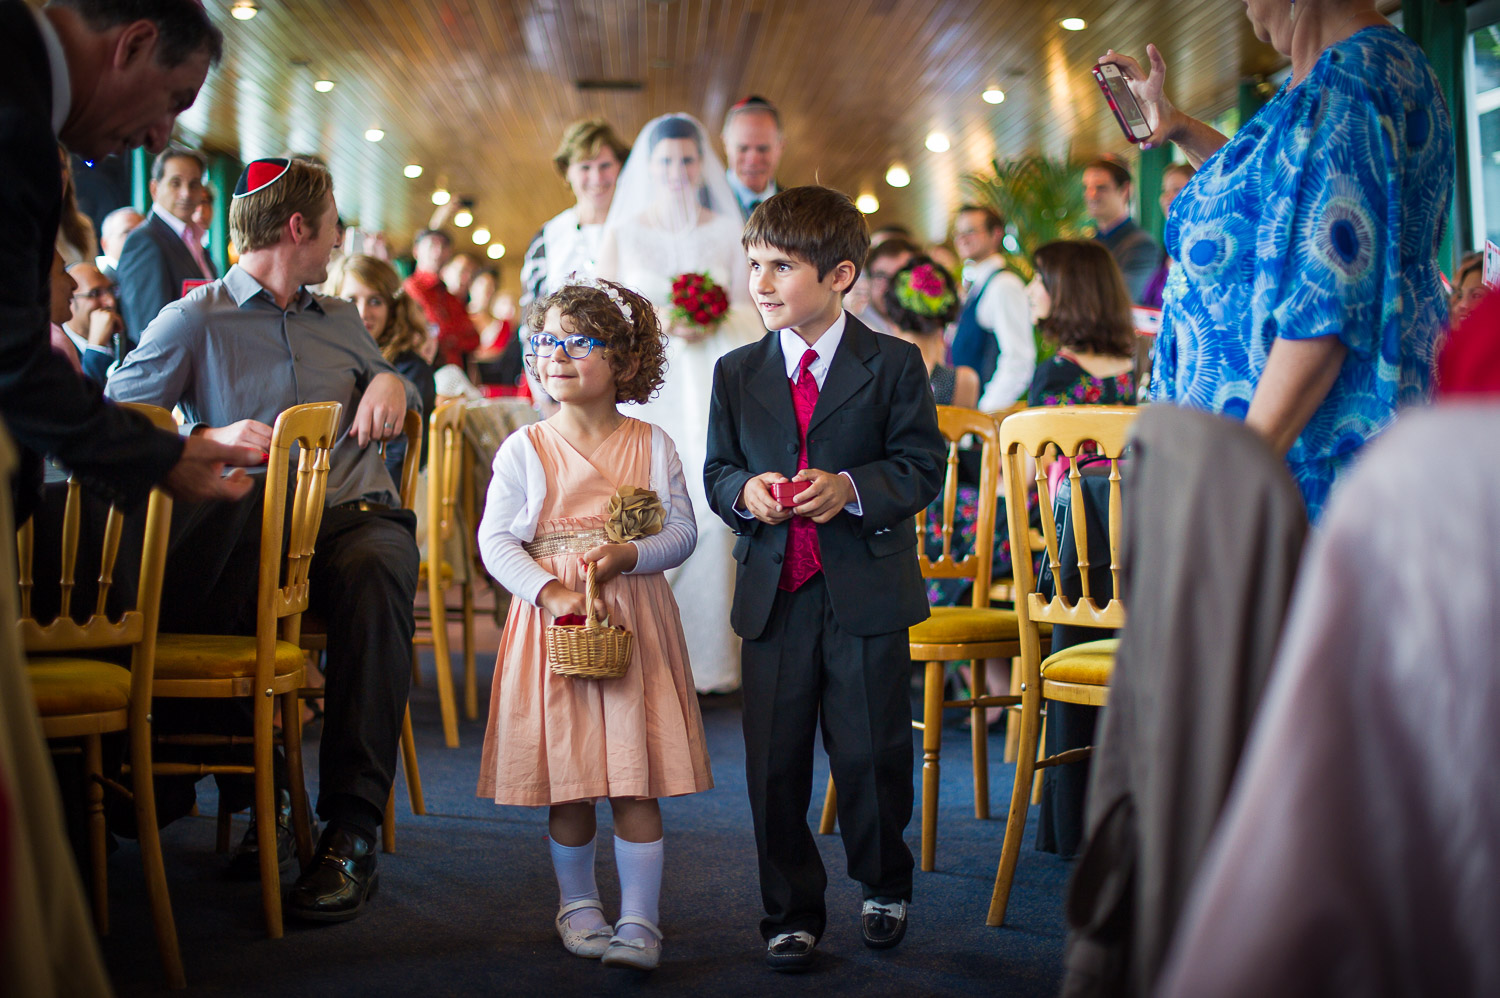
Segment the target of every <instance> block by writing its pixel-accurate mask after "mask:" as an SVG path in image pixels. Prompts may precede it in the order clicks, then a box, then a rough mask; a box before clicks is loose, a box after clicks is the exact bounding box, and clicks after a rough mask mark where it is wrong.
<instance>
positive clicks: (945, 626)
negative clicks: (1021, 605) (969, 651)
mask: <svg viewBox="0 0 1500 998" xmlns="http://www.w3.org/2000/svg"><path fill="white" fill-rule="evenodd" d="M1020 634H1021V625H1020V622H1019V621H1018V620H1017V619H1016V612H1015V611H1014V610H1001V609H998V608H992V607H973V606H935V607H933V608H932V616H930V617H928V618H927V619H926V620H924V621H922V622H921V623H920V624H914V625H913V626H912V627H911V628H910V629H908V630H907V640H909V641H910V642H911V643H912V644H914V645H950V644H980V643H985V642H991V641H1017V640H1019V639H1020Z"/></svg>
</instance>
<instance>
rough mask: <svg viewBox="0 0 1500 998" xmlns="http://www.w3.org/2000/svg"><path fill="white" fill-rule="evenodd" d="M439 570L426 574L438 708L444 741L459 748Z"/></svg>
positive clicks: (451, 746)
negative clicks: (430, 607)
mask: <svg viewBox="0 0 1500 998" xmlns="http://www.w3.org/2000/svg"><path fill="white" fill-rule="evenodd" d="M438 576H439V573H436V572H432V573H429V574H428V576H427V599H428V602H429V603H430V604H431V606H432V664H433V666H434V668H436V669H437V688H438V711H439V712H440V713H441V714H442V717H443V742H444V743H445V744H447V746H448V747H449V748H458V706H457V704H455V703H454V701H453V659H452V657H451V656H450V655H449V653H448V611H447V609H446V608H445V607H444V606H443V590H442V582H441V581H440V580H439V577H438Z"/></svg>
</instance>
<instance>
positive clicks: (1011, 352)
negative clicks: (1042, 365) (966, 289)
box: [964, 253, 1036, 412]
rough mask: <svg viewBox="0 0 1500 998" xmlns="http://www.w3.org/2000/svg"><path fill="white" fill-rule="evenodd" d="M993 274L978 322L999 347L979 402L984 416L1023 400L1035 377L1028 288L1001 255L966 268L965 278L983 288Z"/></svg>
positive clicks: (979, 311)
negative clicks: (1007, 266) (996, 358)
mask: <svg viewBox="0 0 1500 998" xmlns="http://www.w3.org/2000/svg"><path fill="white" fill-rule="evenodd" d="M997 272H998V273H997ZM991 274H994V275H995V279H994V280H992V281H990V283H989V286H988V287H986V288H985V289H984V297H982V298H980V299H979V306H978V314H977V315H976V318H977V319H978V320H979V324H980V325H981V326H983V327H984V328H985V329H988V330H991V331H992V332H993V333H994V334H995V339H996V340H997V341H998V342H999V344H1000V360H999V363H998V365H997V366H996V368H995V374H994V376H993V377H992V378H990V381H989V384H987V385H985V386H984V391H983V393H982V394H981V397H980V399H979V408H980V410H981V411H984V412H993V411H994V410H996V409H1004V408H1007V407H1008V406H1010V405H1012V404H1013V403H1014V402H1015V401H1016V400H1017V399H1019V398H1024V397H1025V396H1026V392H1027V390H1028V389H1029V388H1030V387H1031V379H1032V376H1033V375H1034V374H1035V373H1036V339H1035V338H1034V337H1033V336H1032V332H1031V303H1030V302H1028V301H1027V300H1026V285H1025V284H1022V283H1021V279H1020V278H1019V277H1017V276H1016V275H1015V274H1013V273H1011V272H1010V271H1009V270H1006V269H1005V260H1004V258H1002V257H1001V256H1000V254H998V253H996V254H993V255H992V256H989V257H986V258H985V259H983V260H979V261H977V262H974V263H971V264H969V265H968V266H966V267H965V268H964V277H965V278H966V279H967V280H968V282H969V286H970V287H971V288H980V287H983V286H984V282H985V279H986V278H988V277H989V276H990V275H991Z"/></svg>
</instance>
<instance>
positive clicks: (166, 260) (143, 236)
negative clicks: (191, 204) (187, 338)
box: [117, 211, 218, 346]
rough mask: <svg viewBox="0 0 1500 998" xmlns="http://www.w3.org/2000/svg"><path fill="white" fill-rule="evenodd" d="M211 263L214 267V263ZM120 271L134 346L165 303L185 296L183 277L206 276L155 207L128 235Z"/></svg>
mask: <svg viewBox="0 0 1500 998" xmlns="http://www.w3.org/2000/svg"><path fill="white" fill-rule="evenodd" d="M204 255H205V257H206V256H207V254H204ZM208 266H209V269H213V264H212V263H209V265H208ZM117 271H118V274H117V280H118V282H119V285H120V315H121V318H123V319H124V320H125V339H126V340H127V341H128V342H129V344H130V345H131V346H135V344H137V343H139V342H140V340H141V333H142V332H144V331H145V329H146V327H147V326H149V325H151V320H152V319H154V318H156V313H158V312H160V311H161V310H162V306H163V305H167V304H170V303H171V302H174V301H176V300H177V299H179V298H181V297H182V282H183V281H201V280H203V271H202V270H201V269H200V268H199V266H198V261H197V260H194V259H193V251H192V250H190V249H188V248H187V243H185V242H183V241H182V238H181V237H180V236H178V235H177V233H175V232H173V231H172V227H171V226H170V225H168V224H167V223H166V222H164V221H162V220H161V217H160V216H158V215H157V214H156V212H154V211H152V212H149V213H148V214H147V215H146V220H145V221H144V222H142V223H141V224H140V225H137V226H136V227H135V230H134V231H132V232H131V233H130V235H129V236H127V237H126V239H125V248H124V249H122V250H120V263H119V267H118V268H117ZM213 276H218V275H217V274H215V275H213Z"/></svg>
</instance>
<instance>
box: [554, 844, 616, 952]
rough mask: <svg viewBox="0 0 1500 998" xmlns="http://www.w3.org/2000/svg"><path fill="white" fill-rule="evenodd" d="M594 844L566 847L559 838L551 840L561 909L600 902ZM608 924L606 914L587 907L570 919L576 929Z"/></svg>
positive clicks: (569, 917)
mask: <svg viewBox="0 0 1500 998" xmlns="http://www.w3.org/2000/svg"><path fill="white" fill-rule="evenodd" d="M594 841H595V840H594V839H589V840H588V841H587V842H586V843H584V844H583V845H581V846H565V845H563V844H562V843H560V842H558V841H557V840H555V839H550V838H549V839H548V840H547V842H548V844H549V845H550V846H551V848H552V872H553V873H554V874H556V875H557V893H558V895H559V901H558V907H559V908H561V907H563V906H565V905H569V904H572V903H573V902H574V901H583V900H585V899H587V898H592V899H593V900H595V901H597V900H599V885H598V884H596V883H595V882H594ZM608 924H609V923H608V922H607V921H605V919H604V914H603V913H602V912H600V911H598V910H596V909H593V908H584V909H581V910H579V911H575V912H573V914H571V915H569V916H568V925H569V926H570V927H572V928H574V929H581V930H588V929H600V928H603V927H604V926H606V925H608Z"/></svg>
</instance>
